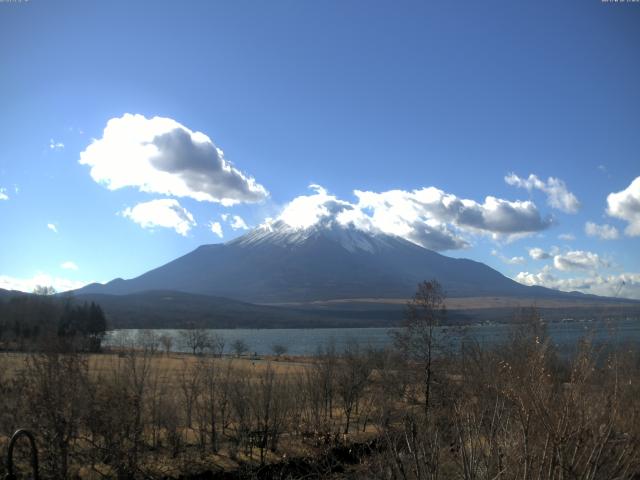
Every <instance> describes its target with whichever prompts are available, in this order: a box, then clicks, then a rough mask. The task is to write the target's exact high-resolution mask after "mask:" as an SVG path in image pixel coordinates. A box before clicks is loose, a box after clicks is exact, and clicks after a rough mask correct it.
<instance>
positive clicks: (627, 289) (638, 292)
mask: <svg viewBox="0 0 640 480" xmlns="http://www.w3.org/2000/svg"><path fill="white" fill-rule="evenodd" d="M515 280H516V281H518V282H520V283H522V284H524V285H539V286H542V287H547V288H553V289H556V290H563V291H580V292H583V293H591V294H594V295H603V296H607V297H621V298H633V299H639V300H640V274H639V273H621V274H618V275H605V276H603V275H600V274H594V275H591V276H586V277H573V278H558V277H556V276H555V275H553V274H552V273H551V272H550V269H549V268H548V267H545V268H543V269H542V270H541V271H540V272H538V273H529V272H520V273H518V275H516V278H515Z"/></svg>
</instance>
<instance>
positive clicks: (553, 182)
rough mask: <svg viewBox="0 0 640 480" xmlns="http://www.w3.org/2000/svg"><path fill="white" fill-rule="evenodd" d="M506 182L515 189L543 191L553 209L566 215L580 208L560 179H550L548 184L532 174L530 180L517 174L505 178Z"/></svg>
mask: <svg viewBox="0 0 640 480" xmlns="http://www.w3.org/2000/svg"><path fill="white" fill-rule="evenodd" d="M504 181H505V182H507V183H508V184H509V185H513V186H515V187H520V188H526V189H527V190H529V191H531V190H533V189H537V190H541V191H542V192H544V193H545V194H546V195H547V203H549V205H551V206H552V207H553V208H557V209H558V210H562V211H563V212H566V213H576V212H577V211H578V209H579V208H580V202H579V201H578V199H577V198H576V196H575V195H574V194H573V193H571V192H570V191H569V190H568V189H567V185H566V184H565V183H564V182H563V181H562V180H560V179H559V178H554V177H549V178H548V179H547V181H546V182H544V181H543V180H540V179H539V178H538V176H537V175H534V174H531V175H529V177H528V178H521V177H519V176H518V175H516V174H515V173H510V174H509V175H507V176H505V177H504Z"/></svg>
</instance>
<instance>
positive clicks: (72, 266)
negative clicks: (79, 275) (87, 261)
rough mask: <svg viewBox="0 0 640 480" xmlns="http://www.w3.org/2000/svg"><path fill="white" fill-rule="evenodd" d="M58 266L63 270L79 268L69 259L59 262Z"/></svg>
mask: <svg viewBox="0 0 640 480" xmlns="http://www.w3.org/2000/svg"><path fill="white" fill-rule="evenodd" d="M60 268H64V269H65V270H79V268H78V265H76V264H75V262H72V261H71V260H69V261H66V262H63V263H61V264H60Z"/></svg>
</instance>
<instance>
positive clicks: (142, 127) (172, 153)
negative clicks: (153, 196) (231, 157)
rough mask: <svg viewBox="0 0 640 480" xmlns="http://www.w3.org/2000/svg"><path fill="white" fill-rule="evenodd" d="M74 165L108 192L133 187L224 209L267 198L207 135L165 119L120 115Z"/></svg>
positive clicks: (108, 123)
mask: <svg viewBox="0 0 640 480" xmlns="http://www.w3.org/2000/svg"><path fill="white" fill-rule="evenodd" d="M80 164H82V165H88V166H89V167H90V169H91V170H90V174H91V177H92V178H93V179H94V180H95V181H96V182H98V183H100V184H103V185H104V186H106V187H107V188H108V189H109V190H117V189H120V188H124V187H134V188H138V189H139V190H140V191H142V192H147V193H158V194H162V195H168V196H175V197H189V198H193V199H195V200H198V201H206V202H217V203H221V204H222V205H224V206H231V205H235V204H238V203H256V202H260V201H262V200H265V199H266V198H267V197H268V196H269V193H268V192H267V190H266V189H265V187H263V186H262V185H260V184H259V183H257V182H256V181H255V179H254V178H253V177H251V176H248V175H246V174H245V173H243V172H241V171H240V170H238V169H237V168H236V167H235V166H234V165H233V164H232V163H231V162H229V161H228V160H227V159H226V158H225V156H224V153H223V151H222V150H221V149H220V148H218V147H217V146H216V145H215V144H214V143H213V142H212V141H211V139H210V138H209V137H208V136H207V135H205V134H204V133H202V132H197V131H192V130H190V129H188V128H187V127H185V126H184V125H181V124H180V123H178V122H176V121H175V120H173V119H171V118H164V117H153V118H146V117H145V116H143V115H133V114H129V113H126V114H124V115H123V116H122V117H119V118H112V119H110V120H109V121H108V122H107V125H106V127H105V129H104V132H103V134H102V138H100V139H93V141H92V142H91V144H90V145H89V146H88V147H87V148H86V149H85V150H84V151H83V152H81V153H80Z"/></svg>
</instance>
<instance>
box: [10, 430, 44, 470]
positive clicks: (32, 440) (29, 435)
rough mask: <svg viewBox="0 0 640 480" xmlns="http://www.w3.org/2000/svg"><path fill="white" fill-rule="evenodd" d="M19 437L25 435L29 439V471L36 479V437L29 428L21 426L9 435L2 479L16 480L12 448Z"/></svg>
mask: <svg viewBox="0 0 640 480" xmlns="http://www.w3.org/2000/svg"><path fill="white" fill-rule="evenodd" d="M20 437H27V440H29V446H30V447H31V472H32V474H33V480H38V479H39V477H38V449H37V448H36V439H35V437H34V436H33V433H31V432H30V431H29V430H26V429H24V428H21V429H20V430H16V432H15V433H14V434H13V435H12V436H11V440H9V447H8V448H7V474H6V475H5V477H4V480H17V477H16V475H15V473H13V448H14V447H15V445H16V442H17V441H18V439H19V438H20Z"/></svg>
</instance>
